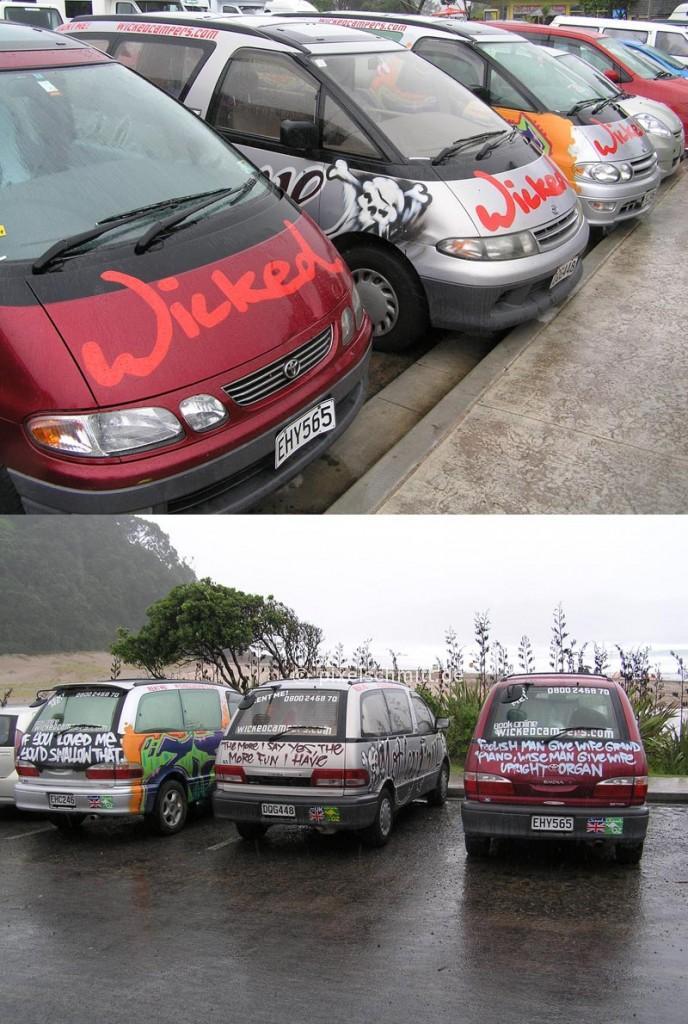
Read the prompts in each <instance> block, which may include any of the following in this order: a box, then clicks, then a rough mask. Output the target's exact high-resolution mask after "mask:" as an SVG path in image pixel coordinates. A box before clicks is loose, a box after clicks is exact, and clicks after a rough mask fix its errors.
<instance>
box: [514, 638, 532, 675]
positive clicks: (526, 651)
mask: <svg viewBox="0 0 688 1024" xmlns="http://www.w3.org/2000/svg"><path fill="white" fill-rule="evenodd" d="M518 666H519V668H520V669H521V671H522V672H534V671H535V657H534V655H533V645H532V644H531V642H530V637H528V636H526V635H525V633H524V634H523V636H522V637H521V642H520V643H519V645H518Z"/></svg>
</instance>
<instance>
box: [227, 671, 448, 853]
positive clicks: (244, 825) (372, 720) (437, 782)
mask: <svg viewBox="0 0 688 1024" xmlns="http://www.w3.org/2000/svg"><path fill="white" fill-rule="evenodd" d="M448 724H449V722H448V720H447V719H436V718H435V716H434V714H433V713H432V711H431V710H430V708H429V707H428V706H427V704H426V703H425V701H423V700H422V698H421V697H420V696H419V695H418V694H416V693H414V692H413V691H411V690H409V689H408V688H407V687H406V686H402V685H401V684H399V683H388V682H385V681H383V680H378V679H365V680H361V679H358V680H355V681H351V682H349V681H347V680H342V679H306V680H298V681H297V680H292V679H283V680H281V681H279V682H275V683H272V684H270V685H265V686H261V687H259V688H257V689H255V690H252V691H250V692H249V693H248V694H247V695H246V697H245V698H244V700H243V701H242V703H241V704H240V705H239V708H238V711H237V713H236V715H235V716H234V718H233V720H232V723H231V725H230V727H229V729H228V731H227V734H226V738H225V739H224V740H223V741H222V743H221V744H220V746H219V748H218V753H217V760H216V764H215V779H216V785H215V790H214V793H213V798H212V799H213V809H214V812H215V815H216V817H218V818H227V819H229V820H230V821H233V822H235V823H236V827H237V829H238V831H239V834H240V835H241V836H242V837H243V838H244V839H257V838H259V837H261V836H263V835H264V834H265V832H266V831H267V829H268V828H269V827H270V825H275V824H284V823H292V824H297V825H306V826H310V827H311V828H315V829H317V830H319V831H321V832H335V831H339V830H343V829H349V830H354V831H357V832H358V833H359V834H360V836H361V838H362V839H363V840H364V841H365V842H367V843H368V844H370V845H372V846H383V845H384V844H385V843H386V842H387V840H388V839H389V837H390V834H391V831H392V826H393V822H394V815H395V813H396V812H397V810H398V809H399V808H400V807H403V806H404V804H407V803H409V802H410V801H411V800H414V799H416V798H417V797H425V798H426V799H427V800H428V802H429V803H431V804H443V803H444V802H445V800H446V797H447V786H448V783H449V757H448V754H447V744H446V741H445V737H444V730H445V729H446V728H447V726H448Z"/></svg>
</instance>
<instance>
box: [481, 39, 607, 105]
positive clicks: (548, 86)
mask: <svg viewBox="0 0 688 1024" xmlns="http://www.w3.org/2000/svg"><path fill="white" fill-rule="evenodd" d="M481 49H482V50H484V51H485V53H487V54H489V56H490V57H494V59H495V60H496V61H498V62H499V64H501V66H502V67H503V68H506V70H507V71H510V72H511V74H512V75H513V76H514V78H517V79H518V81H519V82H523V84H524V85H525V87H526V88H527V89H528V90H529V91H530V92H531V93H532V94H533V95H534V96H535V98H536V99H537V100H539V101H540V103H541V104H542V106H543V107H544V108H545V109H546V110H551V111H567V110H570V109H571V108H572V107H573V106H575V104H576V103H580V102H581V100H589V99H597V98H598V96H599V93H598V91H597V89H591V88H590V86H589V85H588V84H587V83H586V82H584V81H583V79H582V78H580V77H579V76H578V75H573V74H571V72H570V71H569V70H568V69H567V68H565V67H564V66H563V65H562V64H561V63H560V62H559V61H558V60H557V58H556V57H555V56H554V55H553V54H551V53H548V52H547V50H546V49H545V48H544V47H542V46H534V45H533V43H523V42H515V43H502V42H491V43H481Z"/></svg>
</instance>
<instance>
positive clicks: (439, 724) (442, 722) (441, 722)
mask: <svg viewBox="0 0 688 1024" xmlns="http://www.w3.org/2000/svg"><path fill="white" fill-rule="evenodd" d="M435 728H436V729H437V730H438V731H439V732H446V730H447V729H448V728H449V719H448V718H436V719H435Z"/></svg>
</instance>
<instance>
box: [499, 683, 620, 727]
mask: <svg viewBox="0 0 688 1024" xmlns="http://www.w3.org/2000/svg"><path fill="white" fill-rule="evenodd" d="M505 695H506V690H505V689H502V690H498V691H497V693H496V694H495V697H494V699H493V702H492V708H491V710H490V715H489V718H488V721H487V726H486V729H485V733H484V737H483V738H484V739H486V740H521V739H522V740H531V739H547V738H553V737H555V736H559V734H563V737H570V738H578V737H582V736H584V737H589V738H592V739H605V740H625V739H628V736H627V732H626V728H625V722H624V718H623V715H622V713H621V707H620V706H619V700H618V697H617V696H616V694H615V693H614V691H613V689H612V688H611V687H610V688H606V687H597V686H595V687H593V686H528V687H526V690H525V694H524V696H523V697H522V698H521V699H520V700H518V701H514V702H513V703H509V704H507V703H503V700H502V698H503V697H504V696H505Z"/></svg>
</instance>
